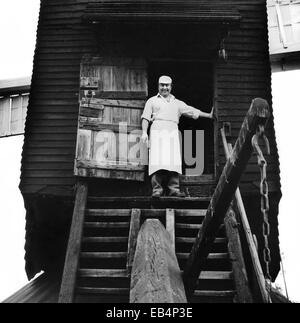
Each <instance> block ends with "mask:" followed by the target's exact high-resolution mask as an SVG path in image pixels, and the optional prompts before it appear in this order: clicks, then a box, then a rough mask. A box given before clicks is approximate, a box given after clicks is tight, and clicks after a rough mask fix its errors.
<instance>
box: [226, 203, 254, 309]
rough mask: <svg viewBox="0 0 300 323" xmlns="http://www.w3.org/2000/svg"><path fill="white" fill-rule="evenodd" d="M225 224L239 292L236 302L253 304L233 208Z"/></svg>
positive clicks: (236, 286)
mask: <svg viewBox="0 0 300 323" xmlns="http://www.w3.org/2000/svg"><path fill="white" fill-rule="evenodd" d="M224 223H225V228H226V235H227V238H228V253H229V258H230V260H231V263H232V270H233V278H234V282H235V288H236V291H237V295H236V299H235V301H236V302H237V303H252V302H253V300H252V295H251V292H250V287H249V281H248V277H247V271H246V266H245V261H244V257H243V251H242V246H241V241H240V237H239V231H238V223H237V221H236V217H235V213H234V212H233V210H232V209H231V208H229V210H228V212H227V214H226V216H225V219H224Z"/></svg>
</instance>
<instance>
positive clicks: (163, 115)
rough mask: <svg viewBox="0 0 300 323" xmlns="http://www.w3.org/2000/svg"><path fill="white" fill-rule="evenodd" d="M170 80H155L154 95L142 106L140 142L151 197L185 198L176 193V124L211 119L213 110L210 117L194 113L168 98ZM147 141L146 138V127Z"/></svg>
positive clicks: (178, 161)
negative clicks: (146, 160) (146, 149)
mask: <svg viewBox="0 0 300 323" xmlns="http://www.w3.org/2000/svg"><path fill="white" fill-rule="evenodd" d="M171 90H172V79H171V78H170V77H169V76H161V77H160V78H159V80H158V94H157V95H155V96H153V97H151V98H150V99H148V101H147V102H146V105H145V108H144V112H143V114H142V116H141V118H142V130H143V134H142V137H141V140H142V142H143V143H145V144H147V145H148V147H149V176H151V185H152V197H160V196H162V195H163V193H164V192H165V193H166V188H168V195H169V196H177V197H185V194H184V193H183V192H181V191H180V187H179V174H181V173H182V168H181V153H180V138H179V131H178V123H179V118H180V116H182V115H184V116H186V117H189V118H193V119H198V118H199V117H202V118H210V119H212V118H213V114H214V108H212V110H211V112H210V113H205V112H202V111H201V110H198V109H195V108H193V107H191V106H189V105H187V104H186V103H184V102H183V101H180V100H178V99H176V98H175V97H174V96H173V95H172V94H171ZM150 122H153V123H152V125H151V128H150V140H149V138H148V134H147V132H148V127H149V123H150Z"/></svg>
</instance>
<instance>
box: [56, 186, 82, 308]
mask: <svg viewBox="0 0 300 323" xmlns="http://www.w3.org/2000/svg"><path fill="white" fill-rule="evenodd" d="M87 195H88V185H87V183H85V182H79V183H78V186H77V192H76V198H75V205H74V211H73V218H72V224H71V228H70V236H69V242H68V248H67V253H66V258H65V266H64V272H63V277H62V283H61V288H60V293H59V300H58V302H59V303H72V302H73V300H74V292H75V284H76V276H77V270H78V263H79V254H80V246H81V239H82V231H83V223H84V213H85V207H86V201H87Z"/></svg>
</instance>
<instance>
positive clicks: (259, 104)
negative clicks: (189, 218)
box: [183, 98, 270, 296]
mask: <svg viewBox="0 0 300 323" xmlns="http://www.w3.org/2000/svg"><path fill="white" fill-rule="evenodd" d="M269 115H270V112H269V106H268V103H267V101H266V100H263V99H260V98H256V99H254V100H253V101H252V103H251V106H250V109H249V111H248V113H247V115H246V117H245V119H244V122H243V124H242V127H241V130H240V133H239V136H238V139H237V141H236V143H235V146H234V149H233V151H232V154H231V157H230V158H229V159H228V160H227V162H226V164H225V166H224V169H223V171H222V174H221V176H220V179H219V182H218V184H217V187H216V189H215V191H214V194H213V196H212V199H211V201H210V204H209V207H208V209H207V212H206V215H205V218H204V220H203V223H202V226H201V228H200V229H199V232H198V234H197V237H196V241H195V243H194V245H193V247H192V250H191V253H190V256H189V258H188V261H187V264H186V267H185V270H184V275H183V278H184V282H185V288H186V292H187V295H188V296H190V295H192V294H193V292H194V290H195V287H196V283H197V279H198V277H199V274H200V272H201V270H202V268H203V265H204V263H205V260H206V258H207V256H208V254H209V252H210V250H211V248H212V246H213V242H214V239H215V237H216V233H217V231H218V229H219V227H220V225H221V224H222V222H223V221H224V217H225V214H226V212H227V209H228V207H229V205H230V203H231V201H232V199H233V197H234V193H235V191H236V188H237V185H238V183H239V180H240V178H241V176H242V174H243V172H244V170H245V168H246V165H247V163H248V161H249V159H250V157H251V154H252V146H251V139H252V136H253V135H254V134H255V132H256V130H257V127H258V126H259V125H265V124H266V122H267V120H268V118H269Z"/></svg>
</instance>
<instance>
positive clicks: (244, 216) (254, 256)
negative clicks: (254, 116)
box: [220, 128, 269, 303]
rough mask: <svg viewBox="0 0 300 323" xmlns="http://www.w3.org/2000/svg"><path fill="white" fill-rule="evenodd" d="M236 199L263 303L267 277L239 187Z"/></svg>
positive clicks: (227, 153) (228, 151)
mask: <svg viewBox="0 0 300 323" xmlns="http://www.w3.org/2000/svg"><path fill="white" fill-rule="evenodd" d="M220 131H221V137H222V142H223V147H224V151H225V156H226V159H229V158H230V154H231V152H232V147H231V145H230V144H227V140H226V135H225V131H224V129H223V128H221V130H220ZM235 199H236V203H237V208H238V211H239V214H240V219H241V222H242V227H243V230H244V233H245V236H246V240H247V243H248V249H249V253H250V256H251V260H252V264H253V269H254V279H255V281H256V284H257V286H258V289H259V296H260V301H261V302H263V303H268V302H269V297H268V292H267V289H266V283H265V277H264V274H263V271H262V267H261V264H260V261H259V257H258V253H257V249H256V244H255V242H254V239H253V235H252V232H251V228H250V225H249V222H248V217H247V214H246V210H245V207H244V203H243V200H242V196H241V192H240V189H239V188H237V190H236V192H235Z"/></svg>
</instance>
